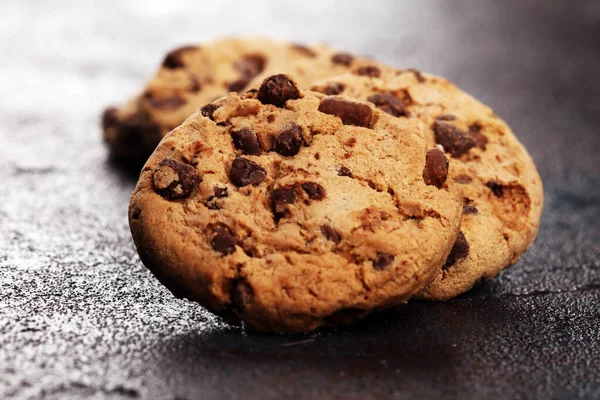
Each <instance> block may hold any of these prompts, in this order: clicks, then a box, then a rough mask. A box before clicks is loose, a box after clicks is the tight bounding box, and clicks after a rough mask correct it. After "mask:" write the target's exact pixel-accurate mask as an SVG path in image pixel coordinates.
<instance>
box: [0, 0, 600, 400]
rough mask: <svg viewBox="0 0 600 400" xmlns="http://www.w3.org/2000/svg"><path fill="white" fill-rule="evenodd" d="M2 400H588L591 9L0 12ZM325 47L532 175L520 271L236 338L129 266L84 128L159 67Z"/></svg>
mask: <svg viewBox="0 0 600 400" xmlns="http://www.w3.org/2000/svg"><path fill="white" fill-rule="evenodd" d="M0 18H1V24H0V54H1V57H2V60H1V61H0V138H1V139H2V142H1V144H0V174H1V175H0V176H2V179H1V181H0V182H2V183H1V184H0V398H18V399H21V398H23V399H25V398H57V399H64V398H86V397H93V398H99V399H103V398H111V399H112V398H115V399H119V398H156V399H179V400H181V399H196V398H203V399H237V398H261V399H271V398H273V399H276V398H290V399H297V398H339V399H383V398H386V399H387V398H403V399H404V398H436V397H444V398H447V397H462V398H468V397H473V398H481V397H492V396H493V397H494V398H515V397H517V398H519V397H521V398H590V399H591V398H599V397H600V370H599V368H600V367H599V366H598V364H597V360H598V359H600V343H599V342H600V340H599V337H600V330H599V329H600V328H599V326H600V243H599V240H598V237H599V235H598V233H599V232H600V225H599V222H598V221H599V220H600V166H599V163H598V160H599V158H598V154H599V153H600V138H599V135H598V126H599V125H600V113H599V110H600V96H598V94H599V93H600V78H599V77H598V71H600V50H599V43H600V2H598V1H592V0H590V1H585V0H581V1H559V0H558V1H543V0H528V1H519V0H506V1H502V2H494V1H467V0H455V1H441V0H429V1H418V0H414V1H392V0H389V1H371V2H365V1H355V0H345V1H327V0H317V1H315V0H305V1H302V2H297V1H277V0H273V1H267V0H255V1H197V0H196V1H183V0H169V1H117V0H114V1H106V0H105V1H100V0H98V1H92V0H79V1H59V0H55V1H52V2H50V1H45V2H42V1H35V0H2V1H1V2H0ZM249 34H252V35H267V36H270V37H273V38H275V39H283V40H290V41H294V42H300V43H302V42H306V43H310V42H315V41H323V42H326V43H329V44H331V45H333V46H335V47H338V48H341V49H344V50H348V51H351V52H354V53H359V54H363V55H368V56H371V57H373V58H375V59H377V60H379V61H382V62H385V63H389V64H391V65H393V66H395V67H401V68H407V67H414V68H418V69H421V70H423V71H426V72H430V73H434V74H439V75H443V76H445V77H447V78H448V79H450V80H451V81H453V82H455V83H456V84H457V85H458V86H460V87H461V88H463V89H465V90H466V91H468V92H470V93H471V94H473V95H474V96H475V97H477V98H479V99H480V100H482V101H483V102H484V103H486V104H488V105H489V106H491V107H492V108H493V109H494V110H495V111H496V113H497V114H498V115H499V116H500V117H502V118H504V119H505V120H506V121H507V122H508V123H509V124H510V125H511V126H512V128H513V130H514V131H515V133H516V134H517V136H518V137H519V139H520V140H521V141H522V142H523V143H524V144H525V146H526V147H527V148H528V150H529V151H530V153H531V154H532V156H533V158H534V160H535V161H536V163H537V165H538V168H539V171H540V174H541V176H542V178H543V181H544V185H545V195H546V209H545V213H544V217H543V221H542V228H541V230H540V234H539V237H538V240H537V242H536V243H535V244H534V246H533V247H532V248H531V249H530V251H529V252H528V253H526V255H525V256H524V257H523V259H522V260H521V261H519V263H518V264H517V265H516V266H515V267H513V268H512V269H510V270H508V271H507V272H505V273H504V274H502V275H501V276H500V277H499V278H498V279H496V280H494V281H492V282H489V283H487V284H485V285H483V286H482V287H480V288H478V289H476V290H474V291H473V292H471V293H469V294H467V295H465V296H463V297H461V298H459V299H456V300H454V301H452V302H450V303H411V304H409V305H408V306H406V307H400V308H399V309H396V310H393V311H390V312H388V313H385V314H383V315H377V316H373V317H371V318H368V319H367V320H366V321H364V322H362V323H360V324H359V325H357V326H355V327H352V328H348V329H343V330H337V331H331V330H326V331H322V332H318V333H316V334H314V335H310V336H301V337H290V336H260V335H247V334H245V333H244V332H243V331H240V330H238V329H233V328H229V327H227V326H226V325H224V324H223V323H221V322H220V321H218V320H216V319H215V318H214V317H212V316H211V315H209V314H208V313H206V312H205V311H203V310H202V309H201V308H199V307H197V306H196V305H194V304H191V303H188V302H185V301H180V300H176V299H174V298H173V297H172V296H171V295H170V293H168V292H167V291H166V289H164V288H163V287H162V286H160V284H159V283H158V282H157V281H155V280H154V279H153V278H152V277H151V276H150V274H149V273H148V272H147V271H146V270H145V268H144V267H143V266H142V264H141V263H140V261H139V259H138V258H137V254H136V252H135V249H134V248H133V244H132V243H131V239H130V235H129V231H128V226H127V203H128V199H129V195H130V194H131V191H132V189H133V187H134V185H135V177H132V176H130V175H127V174H123V171H120V170H118V169H116V168H114V167H113V166H112V165H111V164H110V163H108V162H107V152H106V149H105V148H104V146H103V143H102V140H101V131H100V128H99V116H100V113H101V112H102V110H103V109H104V107H106V106H107V105H109V104H121V103H122V102H124V101H125V100H126V99H127V98H128V96H130V95H132V94H134V93H135V92H136V91H137V90H139V89H140V87H141V86H142V85H143V83H144V82H145V80H146V79H147V78H148V77H149V76H150V75H151V74H153V73H154V71H155V70H156V69H157V68H158V65H159V63H160V61H161V60H162V57H163V55H164V54H165V52H166V51H168V50H170V49H172V48H174V47H177V46H179V45H181V44H186V43H197V42H203V41H209V40H212V39H215V38H218V37H221V36H223V35H249Z"/></svg>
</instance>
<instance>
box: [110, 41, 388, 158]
mask: <svg viewBox="0 0 600 400" xmlns="http://www.w3.org/2000/svg"><path fill="white" fill-rule="evenodd" d="M383 68H384V67H383V66H380V65H377V64H375V63H374V62H373V61H370V60H365V59H362V58H360V57H356V56H353V55H351V54H348V53H343V52H339V51H335V50H333V49H331V48H329V47H327V46H325V45H311V46H304V45H299V44H293V43H286V42H277V41H272V40H268V39H263V38H249V39H237V38H227V39H221V40H217V41H215V42H212V43H205V44H201V45H194V46H183V47H179V48H177V49H174V50H172V51H170V52H169V53H167V55H166V56H165V57H164V59H163V62H162V64H161V66H160V68H159V70H158V71H157V72H156V74H155V75H154V76H153V77H152V78H151V79H150V80H149V81H148V82H147V83H146V84H145V88H144V89H143V91H142V93H140V94H138V95H137V96H134V97H133V98H132V99H130V100H129V101H128V102H127V103H126V104H125V105H123V106H122V107H119V108H116V107H109V108H107V109H106V110H105V111H104V114H103V116H102V128H103V132H104V141H105V142H106V144H107V145H108V147H109V150H110V153H111V155H112V156H113V157H114V158H116V159H119V160H122V161H127V162H130V163H133V164H137V163H139V164H140V165H141V163H143V162H144V161H145V160H146V159H147V158H148V156H149V155H150V154H151V153H152V151H154V149H155V148H156V145H157V144H158V142H159V141H160V139H161V138H162V137H163V136H164V135H166V134H167V133H168V132H169V131H171V130H172V129H173V128H175V127H177V126H178V125H179V124H181V123H182V122H183V121H184V120H185V119H186V118H187V117H189V116H190V115H191V114H193V113H195V112H196V111H198V109H199V108H200V107H201V106H204V105H205V104H207V103H210V102H212V101H214V100H216V99H218V98H220V97H222V96H225V95H226V94H227V93H229V92H238V93H243V92H245V91H246V90H247V89H248V88H250V87H257V86H259V85H260V83H261V82H262V80H263V79H264V78H265V77H266V76H270V75H273V74H275V73H291V74H293V75H294V78H295V79H296V81H297V82H298V83H299V84H300V86H301V87H303V86H304V85H308V84H310V83H311V82H313V81H314V80H316V79H323V78H326V77H329V76H333V75H337V74H341V73H345V72H348V71H351V72H353V73H356V74H365V73H369V74H377V73H381V70H382V69H383Z"/></svg>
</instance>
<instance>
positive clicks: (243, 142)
mask: <svg viewBox="0 0 600 400" xmlns="http://www.w3.org/2000/svg"><path fill="white" fill-rule="evenodd" d="M231 138H232V139H233V145H234V146H235V148H236V149H238V150H242V152H243V153H244V154H246V155H251V156H256V155H259V154H260V144H259V143H258V137H257V136H256V133H254V131H253V130H252V129H250V128H242V129H240V130H239V131H232V132H231Z"/></svg>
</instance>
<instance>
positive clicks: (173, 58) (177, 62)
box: [162, 46, 198, 69]
mask: <svg viewBox="0 0 600 400" xmlns="http://www.w3.org/2000/svg"><path fill="white" fill-rule="evenodd" d="M197 49H198V47H196V46H183V47H180V48H178V49H175V50H172V51H171V52H169V53H168V54H167V56H166V57H165V59H164V61H163V64H162V65H163V67H165V68H168V69H176V68H181V67H184V66H185V63H184V62H183V54H185V53H187V52H189V51H193V50H197Z"/></svg>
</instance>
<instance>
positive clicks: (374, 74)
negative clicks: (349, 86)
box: [356, 65, 381, 78]
mask: <svg viewBox="0 0 600 400" xmlns="http://www.w3.org/2000/svg"><path fill="white" fill-rule="evenodd" d="M356 73H357V74H358V75H363V76H370V77H371V78H379V77H380V76H381V70H380V69H379V68H377V67H376V66H374V65H364V66H362V67H359V68H358V69H357V70H356Z"/></svg>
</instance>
